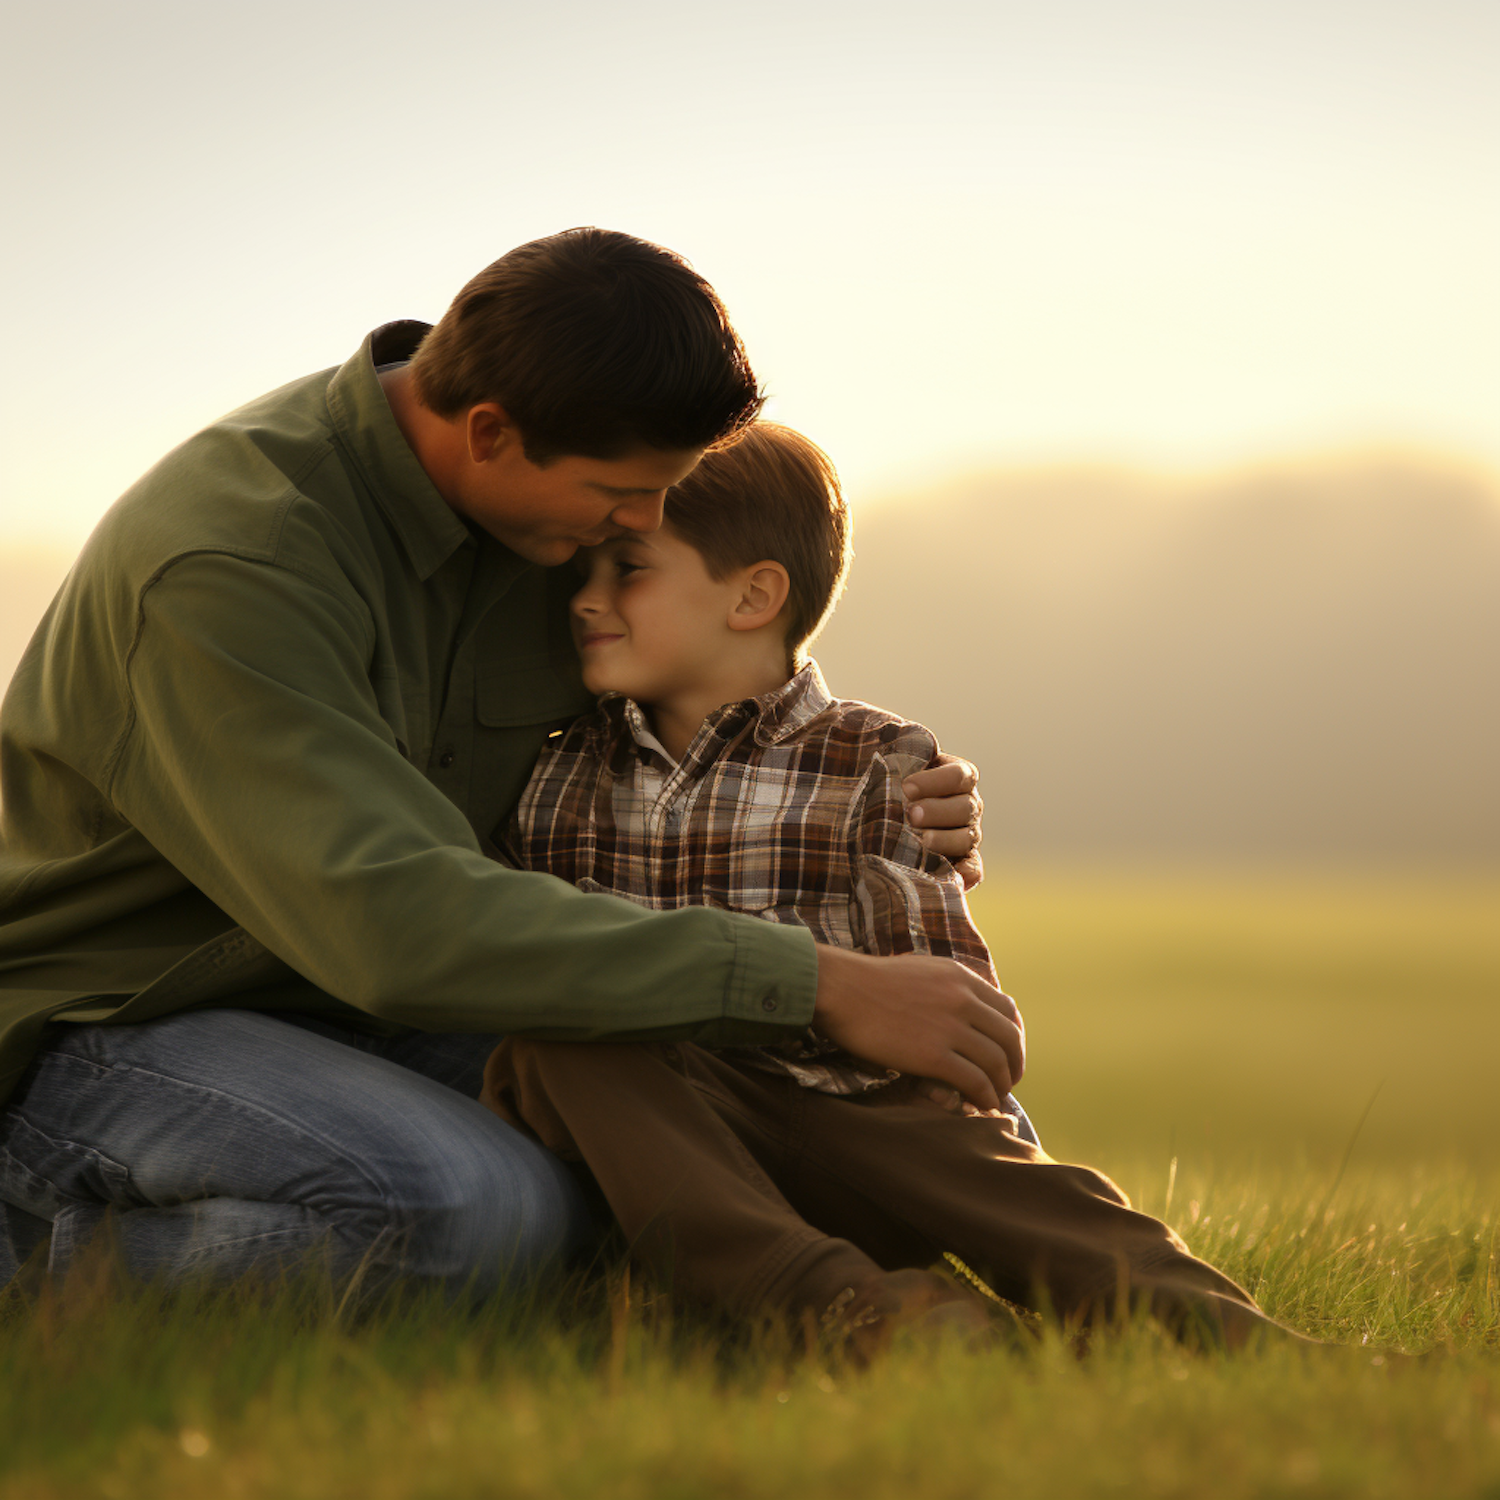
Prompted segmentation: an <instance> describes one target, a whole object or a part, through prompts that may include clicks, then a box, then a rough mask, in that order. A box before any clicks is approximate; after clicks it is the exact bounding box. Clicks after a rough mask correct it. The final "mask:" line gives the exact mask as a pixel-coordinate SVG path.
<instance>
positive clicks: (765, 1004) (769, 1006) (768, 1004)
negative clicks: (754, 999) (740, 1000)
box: [760, 995, 776, 1010]
mask: <svg viewBox="0 0 1500 1500" xmlns="http://www.w3.org/2000/svg"><path fill="white" fill-rule="evenodd" d="M760 1008H761V1009H762V1010H775V1009H776V1001H774V1000H773V999H772V998H771V997H770V996H769V995H767V996H766V998H765V999H764V1000H762V1001H761V1002H760Z"/></svg>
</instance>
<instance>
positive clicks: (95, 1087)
mask: <svg viewBox="0 0 1500 1500" xmlns="http://www.w3.org/2000/svg"><path fill="white" fill-rule="evenodd" d="M475 1043H476V1047H477V1048H481V1049H482V1048H484V1047H485V1046H486V1045H487V1041H486V1039H483V1038H476V1039H475ZM0 1199H4V1200H5V1201H6V1202H8V1203H9V1204H11V1205H13V1206H14V1207H15V1208H18V1209H20V1210H22V1211H23V1213H25V1214H27V1215H31V1216H32V1221H34V1220H35V1219H44V1220H48V1221H50V1222H51V1225H52V1245H51V1252H50V1260H49V1265H50V1267H51V1268H52V1269H53V1270H54V1271H61V1270H63V1269H65V1268H66V1266H67V1264H68V1261H69V1259H70V1258H71V1257H72V1256H73V1255H75V1254H76V1253H77V1251H78V1250H79V1248H80V1247H81V1246H82V1245H83V1244H84V1243H85V1242H86V1241H88V1240H89V1239H90V1238H92V1236H93V1235H94V1233H95V1232H96V1231H97V1230H98V1229H99V1228H100V1226H101V1225H102V1224H103V1222H104V1221H105V1219H106V1217H107V1216H108V1217H109V1218H110V1219H111V1228H112V1233H113V1237H114V1239H115V1242H116V1243H117V1245H118V1246H119V1249H120V1252H121V1254H122V1255H123V1257H124V1259H125V1262H126V1264H127V1266H128V1267H129V1268H130V1269H131V1270H132V1271H133V1272H134V1273H136V1274H138V1275H141V1276H145V1277H164V1278H167V1279H175V1278H180V1277H183V1276H193V1275H206V1276H210V1277H214V1278H219V1279H229V1278H233V1277H238V1276H243V1275H247V1274H256V1273H262V1272H272V1271H276V1270H278V1269H281V1268H284V1267H287V1266H290V1265H294V1264H297V1263H298V1262H300V1261H302V1260H303V1259H304V1258H306V1257H308V1256H310V1255H322V1256H326V1257H328V1259H329V1261H330V1262H331V1265H332V1267H333V1269H334V1271H335V1272H336V1273H338V1274H349V1273H350V1272H352V1271H354V1270H355V1269H356V1268H357V1267H360V1266H362V1265H363V1266H366V1267H367V1268H369V1269H371V1270H372V1271H375V1272H377V1273H381V1272H386V1273H398V1274H405V1275H412V1276H425V1277H433V1278H438V1279H441V1280H443V1281H445V1282H447V1283H449V1284H450V1285H451V1286H452V1287H454V1289H458V1288H461V1287H472V1289H473V1290H475V1291H477V1292H486V1291H489V1290H492V1289H494V1288H495V1287H497V1286H498V1285H500V1284H501V1283H502V1282H503V1281H504V1280H505V1279H506V1278H507V1277H519V1276H524V1275H526V1274H527V1273H530V1272H534V1271H537V1270H541V1269H544V1268H546V1267H548V1266H550V1265H554V1264H557V1263H559V1262H561V1261H562V1260H563V1259H564V1258H565V1257H566V1256H567V1255H568V1254H570V1253H573V1252H575V1251H577V1250H578V1249H580V1248H582V1247H584V1246H585V1245H587V1244H588V1243H589V1242H590V1241H591V1237H592V1235H593V1233H594V1228H593V1223H592V1220H591V1218H590V1215H589V1210H588V1208H587V1206H586V1204H585V1201H584V1199H583V1197H582V1194H581V1193H580V1191H579V1189H578V1187H577V1185H576V1184H575V1182H574V1180H573V1178H572V1177H571V1175H570V1173H569V1171H568V1169H567V1168H566V1167H564V1166H563V1165H562V1163H561V1162H559V1161H557V1160H556V1159H555V1158H554V1157H552V1156H551V1155H550V1154H549V1153H547V1152H546V1151H544V1150H542V1148H541V1147H539V1146H537V1145H536V1144H535V1143H534V1142H532V1141H530V1140H527V1139H526V1138H525V1137H524V1136H522V1135H521V1134H520V1133H519V1132H517V1131H515V1130H512V1129H510V1128H509V1127H508V1126H506V1125H505V1124H504V1122H502V1121H500V1120H498V1119H497V1118H496V1117H495V1116H494V1115H492V1114H491V1113H490V1112H489V1111H488V1110H486V1109H484V1108H483V1107H482V1106H481V1105H480V1104H479V1103H478V1102H477V1100H475V1099H473V1098H468V1097H465V1096H464V1095H463V1094H460V1093H457V1092H455V1090H453V1089H451V1088H447V1087H445V1086H444V1085H443V1084H442V1083H439V1082H436V1081H434V1080H433V1079H432V1078H428V1077H424V1076H422V1074H420V1073H417V1072H414V1071H413V1070H412V1069H411V1068H407V1067H401V1066H398V1065H397V1064H395V1063H393V1062H389V1061H387V1060H385V1059H383V1058H381V1057H378V1056H372V1055H370V1054H369V1053H367V1052H364V1051H360V1050H357V1049H356V1048H355V1047H351V1046H345V1045H343V1044H342V1043H341V1042H339V1041H337V1040H334V1039H332V1038H331V1037H330V1036H328V1035H327V1034H326V1032H324V1033H315V1032H313V1031H310V1030H307V1029H304V1028H302V1027H298V1026H294V1025H291V1024H288V1023H287V1022H285V1021H281V1020H278V1019H276V1018H275V1017H274V1016H270V1015H266V1014H262V1013H258V1012H254V1011H231V1010H219V1011H196V1012H191V1013H188V1014H185V1015H179V1016H170V1017H167V1018H165V1019H163V1020H160V1021H150V1022H145V1023H143V1024H140V1025H133V1026H80V1027H77V1028H68V1027H59V1028H58V1031H57V1034H56V1035H55V1036H54V1038H53V1039H52V1042H51V1045H50V1046H48V1048H47V1049H46V1050H45V1051H44V1052H43V1053H42V1054H41V1055H40V1056H39V1057H38V1059H37V1061H36V1063H35V1065H34V1066H33V1067H32V1069H31V1070H30V1071H29V1072H28V1074H27V1075H26V1077H25V1078H24V1079H23V1080H22V1084H21V1086H20V1087H19V1088H18V1089H17V1091H16V1092H15V1094H13V1095H12V1097H11V1099H10V1101H9V1102H8V1104H7V1106H6V1107H5V1108H4V1109H0ZM11 1217H12V1218H13V1219H15V1218H19V1216H14V1215H13V1216H11ZM32 1221H27V1220H20V1222H22V1224H23V1227H25V1226H26V1225H27V1224H28V1223H29V1222H32Z"/></svg>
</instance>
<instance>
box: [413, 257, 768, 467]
mask: <svg viewBox="0 0 1500 1500" xmlns="http://www.w3.org/2000/svg"><path fill="white" fill-rule="evenodd" d="M411 374H412V381H413V384H414V385H415V387H416V392H417V396H418V398H419V399H420V400H421V402H422V404H423V405H424V406H425V407H427V408H428V409H429V410H430V411H434V412H436V413H437V414H438V416H440V417H455V416H458V415H459V414H460V413H462V412H465V411H467V410H468V409H469V408H470V407H472V406H477V405H479V404H480V403H482V402H486V401H497V402H499V403H500V405H501V406H503V407H504V408H505V410H506V412H507V414H508V415H509V416H510V418H511V420H512V421H513V422H514V423H515V424H516V426H517V427H518V428H519V429H520V431H521V436H522V440H523V442H524V444H525V453H526V456H527V458H529V459H530V460H531V461H532V462H533V463H536V464H542V463H546V462H547V461H548V460H550V459H554V458H558V457H561V456H563V455H577V456H580V457H584V458H619V457H621V456H622V455H623V454H625V453H627V452H629V451H630V450H631V449H632V448H638V447H641V446H645V447H649V448H662V449H690V448H704V447H708V446H710V445H712V444H715V443H720V442H724V441H726V440H728V439H730V438H732V437H733V436H734V434H735V433H736V432H738V431H739V430H740V428H742V427H744V426H745V425H746V424H747V423H749V422H751V421H753V420H754V419H755V415H756V413H757V412H758V411H759V410H760V408H761V404H762V401H763V398H762V396H761V394H760V391H759V389H758V387H757V385H756V381H755V372H754V371H753V370H752V369H751V368H750V361H749V360H748V359H747V358H746V356H745V350H744V346H743V345H742V344H741V343H740V339H739V335H738V334H737V333H735V331H734V328H733V326H732V325H731V324H730V321H729V315H728V313H726V312H725V311H724V304H723V303H722V302H720V301H719V298H718V296H717V294H716V293H715V292H714V289H713V288H712V287H711V286H710V285H709V284H708V283H707V282H706V281H705V280H704V279H703V278H702V277H701V276H700V275H698V273H697V272H696V271H695V270H693V268H692V267H691V266H690V265H689V264H688V263H687V261H685V260H684V259H683V258H682V257H681V256H680V255H677V254H675V253H674V252H673V251H671V250H667V249H664V248H663V247H662V246H660V245H653V244H651V243H650V242H649V241H647V240H638V239H636V238H635V237H634V236H632V235H628V234H620V233H617V232H615V231H613V230H607V229H566V230H564V231H563V232H562V233H561V234H553V235H548V236H547V237H546V238H545V239H540V240H532V241H531V243H530V244H526V245H520V246H518V247H517V248H516V249H514V250H512V251H510V252H509V253H508V254H506V255H502V256H501V257H500V259H499V260H497V261H496V262H495V263H494V264H493V265H490V266H487V267H485V269H484V270H482V271H481V272H480V273H479V274H478V275H477V276H476V277H474V279H473V280H472V281H470V282H469V284H468V285H467V286H466V287H464V289H463V290H462V291H461V292H459V294H458V296H456V297H455V298H454V299H453V303H452V305H451V306H450V307H449V308H448V311H447V312H445V313H444V314H443V316H442V319H441V320H440V321H439V322H438V324H437V325H436V327H434V328H433V330H432V331H431V332H430V333H429V334H428V335H427V337H426V338H425V339H423V340H422V343H421V345H420V346H419V347H418V349H417V352H416V354H415V355H413V357H412V361H411Z"/></svg>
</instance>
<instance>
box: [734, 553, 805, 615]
mask: <svg viewBox="0 0 1500 1500" xmlns="http://www.w3.org/2000/svg"><path fill="white" fill-rule="evenodd" d="M739 578H740V592H739V597H738V598H737V599H736V600H735V601H734V604H733V606H732V607H731V609H730V611H729V628H730V629H731V630H759V629H760V627H761V626H762V625H769V624H770V623H771V621H772V620H774V619H775V618H776V616H777V615H779V614H780V613H781V606H782V605H783V604H785V603H786V596H787V595H788V594H789V593H791V591H792V580H791V578H790V577H789V576H788V574H787V571H786V569H785V568H784V567H782V565H781V564H780V563H779V562H769V561H767V562H758V563H752V564H751V565H750V566H749V567H748V568H744V569H742V570H741V572H740V575H739Z"/></svg>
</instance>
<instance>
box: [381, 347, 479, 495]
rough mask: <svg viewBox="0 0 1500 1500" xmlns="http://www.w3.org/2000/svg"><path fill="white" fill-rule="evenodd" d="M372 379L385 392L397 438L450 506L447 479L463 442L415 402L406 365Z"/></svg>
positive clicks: (453, 425)
mask: <svg viewBox="0 0 1500 1500" xmlns="http://www.w3.org/2000/svg"><path fill="white" fill-rule="evenodd" d="M375 378H376V379H377V380H379V382H380V388H381V390H383V391H384V392H385V399H386V401H387V403H388V404H389V405H390V408H391V415H392V416H393V417H394V418H395V419H396V426H397V427H398V428H399V429H400V432H401V436H402V437H404V438H405V439H406V443H407V446H408V447H409V448H410V449H411V451H412V452H413V453H415V454H416V456H417V462H418V463H419V464H421V465H422V468H423V469H424V470H425V471H426V473H427V477H428V478H429V479H430V480H431V481H432V485H433V488H434V489H435V490H436V491H437V492H438V494H440V495H441V496H442V497H443V499H444V500H446V501H448V503H449V504H450V505H451V504H452V503H453V498H452V491H453V486H452V480H451V478H450V475H451V474H452V473H453V472H454V470H455V468H456V466H457V461H458V459H459V457H460V451H459V445H461V444H462V442H463V437H462V434H461V433H460V432H459V429H458V425H457V424H456V423H453V422H449V421H447V420H446V419H445V418H443V417H440V416H438V415H437V414H436V413H435V412H432V411H429V410H428V409H427V408H426V407H425V406H423V405H422V403H421V401H419V400H418V399H417V392H416V388H415V386H414V385H413V384H412V378H411V366H410V365H398V366H397V367H396V368H395V369H394V370H381V371H380V372H378V374H377V375H376V377H375Z"/></svg>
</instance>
